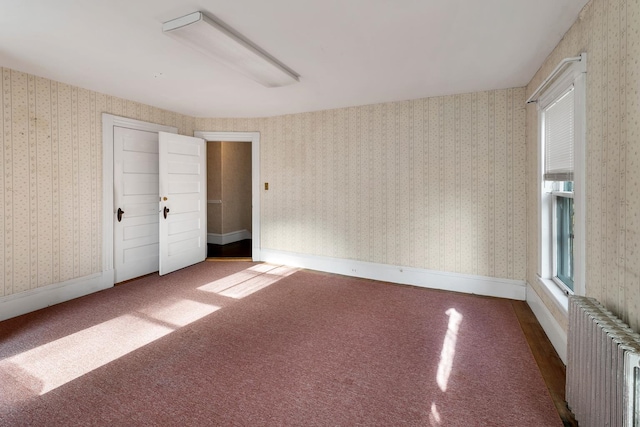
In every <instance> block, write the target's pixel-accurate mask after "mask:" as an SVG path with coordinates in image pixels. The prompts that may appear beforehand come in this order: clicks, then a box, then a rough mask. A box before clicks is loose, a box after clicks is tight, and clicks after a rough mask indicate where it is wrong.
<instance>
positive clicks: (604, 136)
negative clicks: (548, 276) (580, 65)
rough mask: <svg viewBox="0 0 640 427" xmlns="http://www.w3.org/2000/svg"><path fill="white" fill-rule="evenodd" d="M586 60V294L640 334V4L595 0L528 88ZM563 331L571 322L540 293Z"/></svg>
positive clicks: (533, 237)
mask: <svg viewBox="0 0 640 427" xmlns="http://www.w3.org/2000/svg"><path fill="white" fill-rule="evenodd" d="M583 51H584V52H587V56H588V58H587V141H586V144H587V165H586V167H587V183H586V192H587V200H586V203H587V211H586V216H587V218H586V221H587V223H586V229H587V230H586V233H587V235H586V247H587V259H586V293H587V295H588V296H591V297H595V298H597V299H599V300H600V301H601V302H602V303H603V304H605V305H606V306H607V307H608V308H609V309H610V310H612V311H613V312H615V313H616V314H617V315H619V316H620V317H622V318H623V319H624V320H625V321H627V322H628V323H630V324H631V326H632V327H633V328H635V329H636V330H638V329H640V192H639V190H640V167H638V166H639V165H640V95H639V94H640V65H639V62H640V2H639V1H638V0H592V1H591V2H590V3H589V4H588V5H587V6H586V7H585V9H584V10H583V11H582V14H581V16H580V19H578V21H576V23H575V24H574V25H573V26H572V27H571V29H570V30H569V31H568V32H567V34H566V35H565V36H564V39H563V40H562V41H561V42H560V43H559V44H558V46H557V47H556V48H555V50H554V51H553V52H552V53H551V55H550V56H549V57H548V58H547V60H546V61H545V63H544V65H543V66H542V67H541V69H540V70H539V71H538V72H537V74H536V75H535V77H534V78H533V80H532V81H531V82H530V84H529V85H528V86H527V94H529V93H532V92H533V90H535V88H536V87H538V85H539V84H540V83H541V82H542V80H543V79H544V78H545V77H546V76H547V75H548V74H549V73H550V72H551V70H552V69H553V68H554V67H555V66H556V65H557V64H558V62H559V61H560V60H561V59H562V58H565V57H568V56H576V55H577V54H579V53H580V52H583ZM536 122H537V115H536V109H535V107H534V106H530V107H528V108H527V145H528V152H527V159H528V162H527V177H528V179H527V182H528V183H529V184H530V185H531V186H532V187H530V188H528V194H529V197H528V202H527V204H528V207H529V210H528V212H529V227H528V237H529V239H528V241H529V244H528V253H529V256H528V259H529V260H530V263H529V266H528V274H527V280H528V282H529V283H530V284H531V285H532V286H534V287H535V288H538V284H537V279H536V262H535V260H536V259H537V237H538V236H537V230H536V224H537V216H536V215H537V198H536V191H535V187H533V186H534V185H535V183H536V167H537V163H536V162H537V149H536V144H537V129H536ZM538 294H540V296H541V297H542V298H543V300H544V301H545V303H546V305H547V306H548V307H549V309H550V310H551V311H552V313H553V314H554V316H555V317H556V318H557V319H558V321H559V322H561V324H564V325H565V326H566V318H564V316H563V315H562V314H561V312H560V311H559V310H558V309H557V308H556V307H555V305H554V304H553V303H552V302H551V301H550V300H549V298H548V297H546V296H545V294H544V293H542V292H541V291H540V290H539V289H538Z"/></svg>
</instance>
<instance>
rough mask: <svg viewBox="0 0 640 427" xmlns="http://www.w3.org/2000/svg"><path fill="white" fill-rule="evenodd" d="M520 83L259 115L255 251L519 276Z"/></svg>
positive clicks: (247, 123) (249, 127) (236, 122)
mask: <svg viewBox="0 0 640 427" xmlns="http://www.w3.org/2000/svg"><path fill="white" fill-rule="evenodd" d="M524 101H525V98H524V88H519V89H508V90H497V91H491V92H482V93H473V94H465V95H456V96H447V97H438V98H430V99H419V100H413V101H406V102H395V103H387V104H378V105H370V106H363V107H353V108H344V109H336V110H328V111H320V112H312V113H304V114H295V115H287V116H279V117H273V118H259V119H197V120H196V128H197V129H199V130H216V131H256V130H257V131H260V133H261V142H260V143H261V168H262V176H261V179H262V181H263V182H269V190H268V191H264V190H261V201H262V202H261V203H262V215H261V220H262V222H261V231H262V247H263V248H268V249H275V250H283V251H289V252H295V253H302V254H309V255H320V256H328V257H336V258H346V259H357V260H362V261H369V262H375V263H384V264H392V265H402V266H412V267H419V268H427V269H432V270H440V271H450V272H456V273H467V274H475V275H482V276H491V277H500V278H511V279H519V280H524V278H525V271H526V212H525V209H526V198H525V173H524V171H525V145H524V143H525V108H524Z"/></svg>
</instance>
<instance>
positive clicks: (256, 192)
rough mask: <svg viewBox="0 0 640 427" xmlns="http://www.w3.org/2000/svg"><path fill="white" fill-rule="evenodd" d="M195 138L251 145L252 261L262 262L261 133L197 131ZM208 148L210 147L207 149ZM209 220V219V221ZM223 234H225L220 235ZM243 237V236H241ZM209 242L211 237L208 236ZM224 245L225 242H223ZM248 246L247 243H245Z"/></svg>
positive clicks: (210, 204)
mask: <svg viewBox="0 0 640 427" xmlns="http://www.w3.org/2000/svg"><path fill="white" fill-rule="evenodd" d="M194 136H196V137H198V138H203V139H204V140H205V141H224V142H227V143H237V142H240V143H250V146H251V229H250V231H251V236H250V237H251V259H252V260H253V261H261V258H260V246H261V244H260V240H261V239H260V237H261V236H260V193H261V192H260V133H259V132H209V131H196V132H194ZM207 145H208V143H207ZM207 148H208V147H207ZM216 200H222V199H214V198H208V200H207V202H210V201H212V202H213V203H207V205H208V208H209V209H211V207H212V205H214V204H216V202H215V201H216ZM207 220H208V219H207ZM220 234H223V233H220ZM240 237H242V236H240ZM207 238H208V240H209V236H207ZM241 240H246V239H241ZM223 243H224V241H223ZM245 244H246V243H245Z"/></svg>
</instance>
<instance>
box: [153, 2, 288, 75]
mask: <svg viewBox="0 0 640 427" xmlns="http://www.w3.org/2000/svg"><path fill="white" fill-rule="evenodd" d="M162 31H163V32H164V33H165V34H168V35H170V36H172V37H175V38H176V39H178V40H180V41H182V42H183V43H185V44H187V45H189V46H191V47H192V48H194V49H195V50H197V51H199V52H200V53H203V54H205V55H207V56H209V57H211V58H213V59H215V60H216V61H219V62H221V63H223V64H224V65H226V66H228V67H229V68H232V69H234V70H236V71H238V72H239V73H241V74H244V75H245V76H247V77H249V78H251V79H253V80H255V81H257V82H258V83H260V84H262V85H264V86H267V87H278V86H285V85H289V84H292V83H296V82H298V81H300V76H299V75H298V74H297V73H296V72H295V71H293V70H291V69H290V68H288V67H287V66H286V65H284V64H282V63H281V62H280V61H278V60H277V59H275V58H274V57H272V56H271V55H269V54H268V53H266V52H265V51H263V50H262V49H260V48H259V47H258V46H256V45H254V44H253V43H251V42H250V41H249V40H247V39H246V38H244V37H242V36H241V35H240V34H238V33H236V32H235V31H234V30H232V29H231V28H229V27H227V26H226V25H224V24H223V23H222V22H220V21H217V20H215V19H213V18H210V17H208V16H206V15H205V14H203V13H202V12H194V13H190V14H189V15H186V16H183V17H181V18H176V19H173V20H171V21H168V22H165V23H164V24H162Z"/></svg>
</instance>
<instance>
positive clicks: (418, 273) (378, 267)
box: [260, 248, 526, 301]
mask: <svg viewBox="0 0 640 427" xmlns="http://www.w3.org/2000/svg"><path fill="white" fill-rule="evenodd" d="M260 258H261V260H262V261H264V262H268V263H272V264H283V265H288V266H291V267H299V268H307V269H310V270H318V271H324V272H327V273H336V274H342V275H345V276H353V277H362V278H365V279H373V280H380V281H384V282H392V283H399V284H403V285H413V286H420V287H423V288H431V289H442V290H447V291H455V292H464V293H468V294H476V295H485V296H491V297H500V298H509V299H515V300H520V301H524V300H525V298H526V285H525V282H524V281H521V280H509V279H498V278H493V277H484V276H473V275H468V274H457V273H448V272H443V271H434V270H425V269H421V268H413V267H401V266H394V265H388V264H376V263H372V262H364V261H354V260H348V259H341V258H329V257H320V256H313V255H303V254H297V253H292V252H283V251H276V250H272V249H264V248H262V250H261V257H260Z"/></svg>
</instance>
